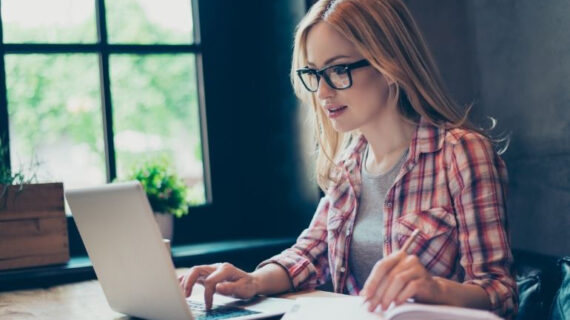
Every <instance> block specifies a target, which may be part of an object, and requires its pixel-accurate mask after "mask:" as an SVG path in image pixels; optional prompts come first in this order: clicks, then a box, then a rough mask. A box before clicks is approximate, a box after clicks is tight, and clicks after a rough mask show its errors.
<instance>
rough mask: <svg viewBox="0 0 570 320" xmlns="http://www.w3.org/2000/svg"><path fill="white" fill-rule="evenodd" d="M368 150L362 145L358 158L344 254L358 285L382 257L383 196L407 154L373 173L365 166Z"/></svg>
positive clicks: (384, 196)
mask: <svg viewBox="0 0 570 320" xmlns="http://www.w3.org/2000/svg"><path fill="white" fill-rule="evenodd" d="M368 152H369V147H367V148H366V151H365V152H364V156H363V159H362V189H361V190H362V193H361V195H360V200H359V206H358V212H357V215H356V220H355V222H354V228H353V233H352V241H351V242H350V252H349V257H348V264H349V268H350V270H351V273H352V275H354V277H355V278H356V283H357V284H358V286H359V287H360V288H362V286H364V283H365V282H366V279H367V278H368V275H369V274H370V271H371V270H372V267H373V266H374V264H375V263H376V262H377V261H378V260H380V259H381V258H382V245H383V241H382V239H383V238H384V223H383V215H384V213H383V211H382V210H383V208H384V199H385V198H386V193H387V192H388V189H390V187H391V186H392V184H393V183H394V180H396V176H397V175H398V172H399V171H400V168H401V167H402V165H403V164H404V160H405V159H406V155H407V154H408V151H407V150H406V152H404V154H403V155H402V157H401V158H400V160H399V161H398V163H396V164H395V165H394V167H392V168H391V169H390V170H389V171H388V172H386V173H384V174H380V175H374V174H371V173H369V172H368V171H367V170H366V166H365V163H366V159H367V158H368Z"/></svg>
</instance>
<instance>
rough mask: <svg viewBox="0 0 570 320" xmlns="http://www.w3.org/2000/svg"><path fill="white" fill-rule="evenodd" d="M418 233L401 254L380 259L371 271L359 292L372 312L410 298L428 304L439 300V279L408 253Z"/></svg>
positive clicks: (401, 250)
mask: <svg viewBox="0 0 570 320" xmlns="http://www.w3.org/2000/svg"><path fill="white" fill-rule="evenodd" d="M419 231H420V230H419V229H416V230H414V232H412V234H411V235H410V237H409V238H408V239H407V240H406V242H405V243H404V245H403V246H402V248H401V249H400V250H399V251H396V252H393V253H392V254H390V255H388V256H386V257H384V258H383V259H381V260H379V261H378V262H377V263H376V264H375V265H374V267H373V268H372V271H371V272H370V275H369V276H368V279H367V280H366V283H365V284H364V287H363V288H362V291H361V292H360V295H361V296H363V297H364V299H365V304H368V310H369V311H374V310H375V309H376V308H377V307H378V306H381V307H382V309H383V310H386V309H387V308H388V306H389V305H390V303H391V302H394V303H395V304H396V305H399V304H402V303H404V302H405V301H406V300H407V299H409V298H414V299H415V300H416V301H418V302H426V303H436V302H437V301H438V300H437V299H438V297H440V296H441V286H440V284H439V282H438V281H437V279H436V278H437V277H433V276H432V275H431V274H430V273H429V272H428V271H427V270H426V268H425V267H424V266H423V265H422V263H421V262H420V260H419V259H418V257H417V256H415V255H409V254H408V253H407V251H408V249H409V247H410V245H411V244H412V243H413V242H414V240H415V238H416V237H417V235H418V233H419Z"/></svg>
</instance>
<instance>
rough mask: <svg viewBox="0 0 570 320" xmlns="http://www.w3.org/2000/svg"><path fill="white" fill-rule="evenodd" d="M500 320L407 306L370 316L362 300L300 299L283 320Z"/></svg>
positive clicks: (485, 313)
mask: <svg viewBox="0 0 570 320" xmlns="http://www.w3.org/2000/svg"><path fill="white" fill-rule="evenodd" d="M299 319H327V320H333V319H339V320H340V319H362V320H379V319H380V320H417V319H422V320H436V319H437V320H456V319H463V320H500V319H501V318H499V317H498V316H496V315H495V314H493V313H491V312H488V311H483V310H477V309H468V308H458V307H449V306H436V305H427V304H419V303H406V304H402V305H400V306H397V307H394V306H393V307H391V308H388V310H387V311H385V312H374V313H372V312H368V311H367V310H366V309H365V308H364V306H362V298H361V297H338V298H337V297H332V298H299V299H297V300H295V305H294V306H293V307H292V308H291V309H290V310H289V311H288V312H287V313H286V314H285V316H284V317H283V318H282V320H299Z"/></svg>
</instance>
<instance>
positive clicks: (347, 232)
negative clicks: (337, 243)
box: [346, 228, 350, 237]
mask: <svg viewBox="0 0 570 320" xmlns="http://www.w3.org/2000/svg"><path fill="white" fill-rule="evenodd" d="M346 236H347V237H348V236H350V228H348V229H346Z"/></svg>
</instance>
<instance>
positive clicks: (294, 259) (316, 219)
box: [257, 196, 330, 290]
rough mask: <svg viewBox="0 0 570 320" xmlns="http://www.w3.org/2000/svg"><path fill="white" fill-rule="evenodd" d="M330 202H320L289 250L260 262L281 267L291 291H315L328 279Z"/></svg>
mask: <svg viewBox="0 0 570 320" xmlns="http://www.w3.org/2000/svg"><path fill="white" fill-rule="evenodd" d="M329 203H330V202H329V200H328V198H327V197H326V196H325V197H323V198H322V199H321V201H320V202H319V205H318V207H317V210H316V212H315V215H314V216H313V219H312V220H311V223H310V225H309V227H308V228H307V229H305V230H304V231H303V232H302V233H301V235H300V236H299V237H298V238H297V241H296V243H295V244H294V245H293V246H292V247H291V248H289V249H286V250H284V251H283V252H281V253H280V254H278V255H276V256H273V257H271V258H270V259H267V260H265V261H263V262H262V263H260V264H259V265H258V266H257V268H258V269H259V268H261V267H263V266H264V265H267V264H269V263H275V264H278V265H279V266H281V267H282V268H283V269H284V270H285V271H286V272H287V273H288V275H289V280H290V282H291V288H292V289H293V290H304V289H310V288H314V287H316V286H318V285H321V284H323V283H324V282H325V280H326V278H327V276H328V273H329V271H328V256H327V247H328V245H327V215H328V211H329V205H330V204H329Z"/></svg>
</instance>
